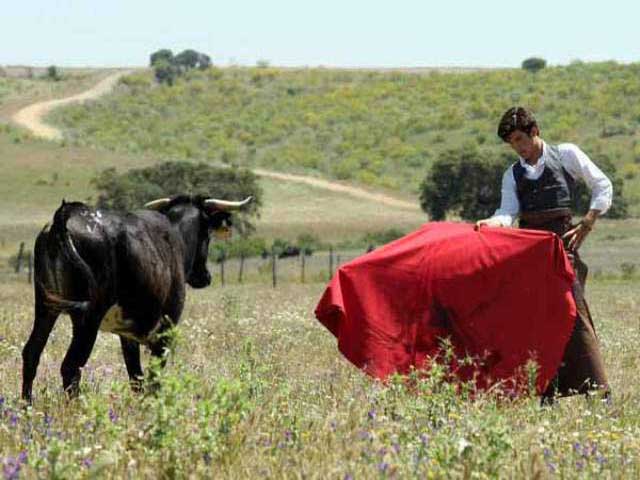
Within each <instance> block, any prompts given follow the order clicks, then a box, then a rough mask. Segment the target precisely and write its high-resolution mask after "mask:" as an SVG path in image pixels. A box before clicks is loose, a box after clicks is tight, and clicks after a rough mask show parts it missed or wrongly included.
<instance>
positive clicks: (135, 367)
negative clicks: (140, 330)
mask: <svg viewBox="0 0 640 480" xmlns="http://www.w3.org/2000/svg"><path fill="white" fill-rule="evenodd" d="M120 346H121V347H122V356H123V357H124V363H125V365H126V366H127V373H128V374H129V383H130V384H131V388H132V389H133V391H135V392H139V391H141V390H142V380H143V376H144V374H143V373H142V365H141V364H140V344H139V343H138V342H134V341H133V340H129V339H127V338H125V337H122V336H121V337H120Z"/></svg>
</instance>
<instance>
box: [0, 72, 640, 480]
mask: <svg viewBox="0 0 640 480" xmlns="http://www.w3.org/2000/svg"><path fill="white" fill-rule="evenodd" d="M638 73H640V71H639V69H638V66H637V65H626V66H625V65H616V64H610V63H603V64H574V65H571V66H567V67H557V68H550V69H546V70H543V71H541V72H539V73H537V74H536V75H535V76H533V75H531V74H527V73H525V72H521V71H519V70H518V71H517V70H496V71H481V72H465V73H445V72H432V73H424V74H419V75H416V74H409V73H400V72H373V71H372V72H367V71H341V70H324V69H313V70H286V69H272V68H266V69H265V68H255V69H244V68H230V69H211V70H209V71H206V72H193V73H190V74H189V75H188V76H187V77H186V78H185V79H182V80H180V81H179V82H178V84H177V85H175V86H174V87H173V88H168V87H165V86H161V87H159V86H157V85H155V84H154V83H153V82H152V77H151V74H150V73H148V72H140V73H137V74H135V75H133V76H130V77H127V78H125V79H123V80H122V82H121V84H120V85H119V86H118V88H117V89H116V91H115V92H114V93H113V94H111V95H109V96H107V97H104V98H103V99H101V100H99V101H96V102H92V103H89V104H87V105H85V106H73V107H66V108H64V109H60V110H57V111H54V112H53V113H52V115H51V118H52V119H53V120H54V121H55V122H56V123H57V124H58V125H60V126H62V127H63V129H64V133H65V140H64V141H63V142H62V143H53V142H46V141H42V140H38V139H35V138H33V137H31V136H30V135H29V134H28V133H26V132H24V131H23V130H20V129H18V128H16V127H13V126H8V125H0V166H1V167H2V171H1V172H0V179H1V180H0V198H2V202H0V478H2V476H4V478H60V479H62V478H64V479H67V478H71V479H75V478H78V479H85V478H153V479H157V478H167V479H173V478H254V477H264V478H338V479H345V480H347V479H363V478H437V479H439V478H461V479H462V478H464V479H467V478H478V479H483V478H531V479H543V478H637V477H639V476H640V440H639V439H640V395H639V394H638V392H637V388H636V383H637V382H636V380H635V378H636V377H635V374H636V373H637V370H638V367H639V366H640V365H639V364H638V361H639V360H638V359H639V358H640V317H639V314H638V312H640V310H639V305H638V291H639V286H640V272H639V271H638V270H637V263H638V260H637V259H638V256H637V252H638V251H639V249H640V220H638V219H637V218H631V219H627V220H606V219H603V220H601V221H599V222H598V224H597V225H596V229H595V230H594V232H593V233H592V234H591V236H590V237H589V239H588V240H587V242H586V244H585V246H584V248H583V258H584V259H585V260H586V261H587V262H588V263H589V265H590V267H591V274H590V279H589V283H588V287H587V298H588V300H589V302H590V307H591V309H592V312H593V316H594V320H595V323H596V328H597V330H598V334H599V338H600V341H601V347H602V351H603V354H604V359H605V363H606V367H607V371H608V375H609V379H610V383H611V386H612V390H613V398H612V402H609V403H604V402H602V401H600V400H599V399H597V398H582V397H580V398H570V399H564V400H560V401H559V402H557V404H556V405H555V406H554V407H552V408H541V407H540V406H539V402H538V399H536V398H529V397H524V398H520V399H516V400H507V399H505V398H503V397H501V396H500V395H499V394H498V392H489V393H486V392H484V393H483V392H474V391H471V390H469V389H464V388H462V389H460V388H458V387H457V386H455V385H452V384H451V383H448V382H447V381H446V377H447V372H446V371H445V370H444V369H442V368H439V367H437V368H435V369H434V370H433V371H431V372H430V375H429V376H428V377H426V378H423V379H418V380H416V383H415V385H414V386H413V387H412V388H407V386H406V385H405V383H404V382H403V381H401V380H400V379H394V380H392V381H391V382H390V383H389V384H387V385H382V384H380V383H379V382H375V381H373V380H371V379H370V378H368V377H366V376H365V375H364V374H363V373H361V372H360V371H358V370H356V369H355V368H354V367H353V366H352V365H351V364H349V363H348V362H347V361H346V360H345V359H344V358H342V356H341V355H340V353H339V352H338V351H337V348H336V342H335V339H334V338H333V337H332V335H331V334H330V333H329V332H328V331H327V330H325V329H324V328H323V327H322V326H321V325H320V324H319V323H318V322H317V321H315V319H314V317H313V309H314V307H315V304H316V302H317V301H318V300H319V298H320V295H321V294H322V291H323V289H324V286H325V282H326V280H327V275H328V271H327V264H326V256H324V257H322V256H321V255H326V254H324V253H323V252H320V253H316V254H314V256H318V260H317V261H315V262H314V261H312V260H309V262H310V263H309V266H308V268H309V271H308V272H307V277H306V281H305V283H301V281H300V279H299V277H298V275H297V272H298V268H299V264H298V263H295V262H298V260H292V261H291V262H292V263H289V264H287V265H288V266H286V267H285V266H284V265H285V264H284V263H283V267H282V268H283V270H286V271H288V272H289V273H290V274H289V275H288V276H286V277H285V278H284V280H283V281H282V282H280V283H279V284H278V286H277V288H275V289H274V288H272V286H271V284H270V272H269V265H268V261H267V262H266V263H265V262H263V263H256V264H255V265H253V266H252V267H251V268H254V267H255V268H254V269H253V270H251V272H249V273H248V276H247V281H246V282H245V283H244V284H238V282H237V280H236V270H235V269H236V267H237V265H236V264H234V263H232V262H229V265H228V266H227V281H226V284H225V286H224V287H223V286H221V284H220V280H221V279H220V270H219V267H218V266H215V265H212V267H211V269H212V273H213V274H214V285H213V286H211V287H209V288H207V289H204V290H192V289H190V290H189V291H188V294H187V302H186V308H185V311H184V314H183V316H182V321H181V324H180V325H179V326H178V328H177V329H176V332H175V335H176V340H177V347H176V350H175V352H173V353H172V355H171V358H170V361H169V363H168V366H167V368H166V369H165V370H164V371H163V372H162V373H161V374H160V379H161V384H162V387H161V389H160V390H159V392H158V393H157V394H155V395H151V394H148V395H139V394H134V393H132V392H131V391H130V389H129V386H128V382H127V375H126V371H125V368H124V363H123V361H122V358H121V354H120V347H119V342H118V340H117V338H116V337H115V336H113V335H110V334H105V333H101V334H100V335H99V337H98V340H97V342H96V347H95V348H94V351H93V354H92V356H91V358H90V360H89V362H88V364H87V366H86V367H85V368H84V369H83V383H82V393H81V395H80V398H78V399H76V400H72V401H69V400H68V399H66V397H65V396H64V394H63V393H62V391H61V379H60V373H59V370H60V364H61V362H62V358H63V357H64V354H65V352H66V348H67V346H68V344H69V341H70V336H71V326H70V322H69V320H68V318H67V317H64V316H63V317H60V318H59V319H58V323H57V325H56V327H55V329H54V331H53V333H52V335H51V337H50V338H49V342H48V345H47V347H46V348H45V350H44V353H43V356H42V358H41V362H40V366H39V370H38V376H37V377H36V381H35V384H34V396H35V401H34V404H33V406H32V407H29V408H25V407H24V405H22V404H21V403H20V401H19V392H20V382H21V369H20V365H21V350H22V347H23V345H24V343H25V341H26V339H27V337H28V335H29V333H30V331H31V327H32V324H33V293H32V287H31V286H30V285H29V284H28V283H27V281H26V274H25V273H24V272H21V273H20V274H19V275H16V274H15V273H13V271H12V270H11V269H10V265H9V261H10V258H11V257H12V256H13V255H15V253H16V251H17V248H18V244H19V243H20V242H23V241H24V242H25V243H26V245H27V247H28V248H30V247H31V246H32V244H33V240H34V238H35V235H36V234H37V232H38V230H39V229H40V228H42V225H43V224H44V223H45V222H47V221H48V220H50V218H51V216H52V214H53V212H54V210H55V209H56V208H57V206H58V205H59V203H60V201H61V199H62V198H66V199H67V200H71V199H75V200H87V201H91V200H92V199H94V198H95V197H96V191H95V188H94V186H93V185H92V184H91V179H92V178H93V177H94V176H95V175H96V174H97V173H98V172H100V171H101V170H102V169H104V168H107V167H117V168H118V169H119V170H122V171H124V170H125V169H128V168H132V167H141V166H148V165H153V164H154V163H155V162H157V161H160V160H165V159H172V160H176V159H185V160H205V161H210V162H211V163H215V164H220V163H222V164H238V165H243V166H248V167H252V166H256V167H257V166H260V167H263V168H267V169H271V170H278V171H284V172H293V173H305V174H309V175H314V176H318V177H323V178H329V179H336V180H339V181H340V182H343V183H345V184H353V185H358V186H364V187H366V188H368V189H372V190H374V189H375V190H378V189H379V190H382V191H384V192H386V193H390V192H391V193H395V194H396V195H397V196H399V197H400V198H404V199H407V198H408V199H411V198H416V188H417V185H418V184H419V181H420V180H421V179H422V178H423V176H424V174H425V173H426V171H427V170H428V168H429V163H430V162H431V161H432V160H433V159H435V158H437V155H438V153H439V152H441V151H443V150H444V149H447V148H451V147H454V146H456V145H457V144H459V143H461V142H469V141H471V142H475V143H477V145H478V146H479V148H488V149H492V150H494V151H495V152H496V154H500V153H501V152H503V151H504V148H505V147H504V146H503V145H500V144H499V143H498V142H497V140H496V139H495V138H494V127H495V123H496V118H497V117H498V116H499V114H500V113H501V112H502V110H504V109H506V108H507V107H508V106H510V105H511V103H513V102H518V103H527V104H531V105H532V106H533V107H534V108H536V110H538V111H540V117H541V122H542V124H543V132H544V133H547V132H548V136H547V138H548V139H549V140H550V141H558V140H570V141H574V142H575V143H578V144H579V145H581V146H583V147H584V149H585V150H587V151H590V150H589V149H592V150H593V151H599V152H607V153H608V154H610V157H611V159H612V160H614V162H615V163H616V165H617V166H618V169H619V171H621V172H624V176H625V178H626V180H625V182H626V184H625V189H626V191H627V193H628V195H629V199H630V201H631V203H632V211H633V212H634V213H635V214H636V215H637V213H638V211H639V210H638V208H639V207H638V197H637V195H638V188H639V187H638V183H637V182H638V179H637V177H636V172H637V168H638V162H637V159H638V157H639V156H640V152H638V151H637V146H638V143H637V139H638V133H637V132H638V127H639V126H640V125H639V124H640V110H638V109H639V108H640V107H639V105H640V102H637V101H635V99H637V97H638V95H640V93H639V92H640V89H638V88H637V85H638V84H637V82H634V81H633V79H634V78H637V75H638ZM91 75H93V77H92V80H87V79H84V80H82V82H84V81H87V83H90V82H93V83H95V82H96V81H97V80H96V79H97V78H99V77H100V76H101V75H104V72H99V71H98V72H93V73H91ZM634 75H635V76H634ZM77 80H78V79H76V78H71V77H65V78H63V80H62V81H61V82H56V84H57V85H56V86H55V87H54V88H56V89H58V90H56V91H55V92H52V91H50V90H47V89H48V88H49V85H48V84H46V85H43V84H40V83H37V82H41V80H33V79H2V78H0V85H3V83H2V82H3V81H6V82H7V83H6V84H7V85H10V86H9V87H7V88H6V89H5V92H6V91H8V92H9V93H5V96H4V97H2V94H1V93H0V118H3V119H5V118H6V116H7V115H8V113H7V112H9V113H10V111H12V109H15V108H16V105H24V104H27V103H29V102H30V101H33V100H35V99H39V98H51V97H50V95H54V94H55V95H57V94H60V93H61V92H63V91H64V92H76V91H78V90H81V89H82V87H83V85H85V84H78V83H76V81H77ZM23 82H24V83H23ZM32 84H34V85H35V86H32ZM18 85H19V86H18ZM0 92H2V90H0ZM621 92H622V93H621ZM55 95H54V96H55ZM621 95H622V96H621ZM3 98H4V100H3ZM8 99H11V100H10V101H9V100H8ZM536 102H537V103H536ZM634 149H635V150H634ZM261 186H262V187H263V189H264V198H263V204H264V207H263V210H262V213H261V216H260V218H259V219H257V221H256V227H257V230H256V233H257V234H258V235H260V236H262V237H264V238H267V239H274V238H287V239H290V240H295V239H296V238H297V236H298V235H299V234H301V233H312V234H313V235H315V236H317V237H318V238H319V239H321V240H322V241H324V242H327V243H333V244H336V245H337V244H340V243H341V242H342V243H348V241H349V240H351V239H354V238H360V237H362V236H363V235H365V234H367V233H372V232H380V231H383V230H387V229H391V228H395V229H399V230H402V231H410V230H412V229H414V228H416V227H417V226H419V225H420V224H421V223H423V222H425V221H427V218H426V216H425V215H424V214H423V213H422V212H420V211H419V209H418V208H417V207H416V209H415V210H410V209H403V208H398V207H392V206H385V205H380V204H379V203H377V202H374V201H370V200H364V199H361V198H355V197H351V196H349V195H346V194H343V193H338V192H329V191H326V190H323V189H320V188H316V187H311V186H309V185H304V184H297V183H289V182H281V181H276V180H267V179H264V178H263V179H261ZM634 195H635V196H634ZM416 205H417V200H416ZM335 253H337V254H341V253H343V260H344V259H346V258H351V256H352V255H356V254H358V252H353V251H349V252H347V251H345V252H341V251H336V252H335ZM336 260H337V259H336ZM258 262H259V261H258ZM287 269H288V270H287ZM143 364H144V366H145V368H147V367H149V364H150V357H149V355H147V354H146V353H145V354H144V358H143ZM151 368H153V367H151Z"/></svg>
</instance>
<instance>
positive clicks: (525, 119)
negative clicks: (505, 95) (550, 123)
mask: <svg viewBox="0 0 640 480" xmlns="http://www.w3.org/2000/svg"><path fill="white" fill-rule="evenodd" d="M537 126H538V122H537V121H536V117H534V116H533V113H532V112H531V111H530V110H528V109H526V108H524V107H511V108H510V109H509V110H507V111H506V112H504V115H502V118H501V119H500V123H499V124H498V136H499V137H500V138H501V139H502V140H503V141H504V142H508V141H509V135H511V134H512V133H513V132H514V131H515V130H520V131H521V132H524V133H526V134H527V135H529V134H531V130H532V129H533V127H537Z"/></svg>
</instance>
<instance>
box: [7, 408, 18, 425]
mask: <svg viewBox="0 0 640 480" xmlns="http://www.w3.org/2000/svg"><path fill="white" fill-rule="evenodd" d="M17 424H18V415H16V412H13V411H10V412H9V425H11V426H12V427H15V426H16V425H17Z"/></svg>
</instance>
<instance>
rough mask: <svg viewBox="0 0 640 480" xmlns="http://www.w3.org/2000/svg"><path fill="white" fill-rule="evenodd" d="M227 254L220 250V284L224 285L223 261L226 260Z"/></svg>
mask: <svg viewBox="0 0 640 480" xmlns="http://www.w3.org/2000/svg"><path fill="white" fill-rule="evenodd" d="M226 257H227V254H226V253H225V251H224V250H223V251H222V254H221V256H220V286H222V287H224V262H225V260H226Z"/></svg>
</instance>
